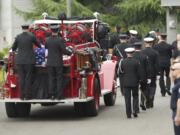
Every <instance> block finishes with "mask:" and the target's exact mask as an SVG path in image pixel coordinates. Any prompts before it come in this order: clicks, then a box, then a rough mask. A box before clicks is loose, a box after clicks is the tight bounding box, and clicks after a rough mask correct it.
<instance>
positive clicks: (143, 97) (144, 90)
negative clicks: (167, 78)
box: [140, 82, 147, 106]
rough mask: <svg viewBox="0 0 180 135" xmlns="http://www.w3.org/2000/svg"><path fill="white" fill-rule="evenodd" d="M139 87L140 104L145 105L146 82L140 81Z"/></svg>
mask: <svg viewBox="0 0 180 135" xmlns="http://www.w3.org/2000/svg"><path fill="white" fill-rule="evenodd" d="M140 89H141V105H143V106H145V105H146V101H147V82H141V83H140Z"/></svg>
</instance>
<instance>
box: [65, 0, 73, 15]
mask: <svg viewBox="0 0 180 135" xmlns="http://www.w3.org/2000/svg"><path fill="white" fill-rule="evenodd" d="M71 3H72V1H71V0H66V7H67V17H71Z"/></svg>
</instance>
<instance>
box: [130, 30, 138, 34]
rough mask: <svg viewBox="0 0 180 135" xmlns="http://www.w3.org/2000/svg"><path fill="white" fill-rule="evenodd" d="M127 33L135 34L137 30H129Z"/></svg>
mask: <svg viewBox="0 0 180 135" xmlns="http://www.w3.org/2000/svg"><path fill="white" fill-rule="evenodd" d="M129 33H131V34H133V35H137V34H138V32H137V31H136V30H129Z"/></svg>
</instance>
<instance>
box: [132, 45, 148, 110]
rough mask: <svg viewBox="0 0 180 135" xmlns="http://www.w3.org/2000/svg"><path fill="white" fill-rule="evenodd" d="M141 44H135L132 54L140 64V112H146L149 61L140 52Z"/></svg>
mask: <svg viewBox="0 0 180 135" xmlns="http://www.w3.org/2000/svg"><path fill="white" fill-rule="evenodd" d="M142 44H143V43H142V42H135V43H134V48H135V52H134V54H133V57H134V58H135V59H137V60H138V61H139V62H140V68H141V75H142V76H141V81H140V89H141V103H140V107H141V108H142V110H146V107H145V106H146V100H147V83H148V78H150V74H149V72H150V69H149V66H150V65H149V60H148V56H147V55H145V54H143V53H142V51H141V46H142Z"/></svg>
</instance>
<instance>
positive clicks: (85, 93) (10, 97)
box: [0, 19, 117, 118]
mask: <svg viewBox="0 0 180 135" xmlns="http://www.w3.org/2000/svg"><path fill="white" fill-rule="evenodd" d="M100 23H102V22H99V21H98V20H97V19H89V20H47V19H43V20H36V21H34V23H33V24H32V25H31V27H30V31H31V32H32V33H34V34H35V36H36V38H37V39H38V40H39V41H41V42H42V43H43V42H44V41H45V37H46V36H47V35H48V34H51V30H50V28H49V26H50V25H51V24H57V25H58V26H59V28H60V31H59V34H60V36H62V37H63V38H64V40H65V41H66V46H67V47H69V46H71V48H73V49H74V50H75V53H73V54H72V55H71V56H65V55H64V56H63V62H64V70H63V74H64V77H65V78H66V79H64V82H63V83H65V86H64V87H63V88H64V97H65V98H64V99H61V100H56V99H55V100H51V99H46V98H45V97H43V95H46V94H44V93H46V92H45V89H47V86H46V85H47V80H46V78H48V76H47V71H46V65H45V64H44V65H37V66H36V67H35V68H36V72H35V78H36V77H37V78H38V77H40V76H41V78H43V79H40V81H39V82H38V79H35V81H34V83H36V86H37V87H38V86H39V85H40V84H41V83H42V84H43V85H45V87H42V88H44V89H41V91H39V93H41V96H35V97H34V98H33V99H31V100H21V99H20V98H19V86H18V81H17V80H18V75H17V73H16V67H15V65H14V57H15V54H13V53H12V52H10V53H9V54H8V59H7V61H5V65H6V79H5V82H4V84H3V86H2V87H3V90H2V92H1V100H0V101H1V102H5V108H6V113H7V116H8V117H14V118H15V117H26V116H29V114H30V109H31V104H41V105H55V104H57V103H73V104H74V109H75V111H76V112H77V113H78V114H81V115H84V116H96V115H97V114H98V110H99V105H100V96H103V98H104V103H105V105H106V106H113V105H114V104H115V100H116V64H117V62H116V60H113V59H112V57H111V55H110V54H109V55H107V56H109V57H108V58H107V59H105V60H102V49H101V47H100V45H99V43H98V41H97V37H98V26H99V24H100ZM35 91H36V92H35V93H36V94H37V93H38V88H37V89H36V90H35ZM39 95H40V94H39Z"/></svg>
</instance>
